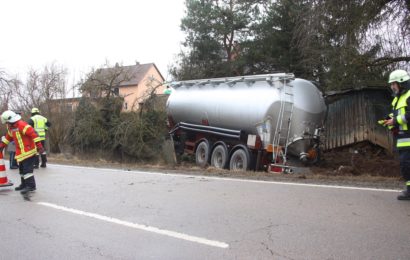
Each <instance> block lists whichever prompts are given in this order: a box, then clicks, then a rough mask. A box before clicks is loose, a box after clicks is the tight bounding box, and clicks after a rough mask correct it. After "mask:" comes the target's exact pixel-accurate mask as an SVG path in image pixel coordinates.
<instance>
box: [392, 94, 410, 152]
mask: <svg viewBox="0 0 410 260" xmlns="http://www.w3.org/2000/svg"><path fill="white" fill-rule="evenodd" d="M409 97H410V90H407V91H406V92H404V93H402V94H401V95H400V96H398V97H395V98H394V99H393V101H392V103H391V105H392V110H393V123H394V126H395V128H397V130H398V131H397V136H396V138H397V139H396V147H397V149H399V150H400V149H410V128H409V123H410V122H409V121H410V107H408V101H410V100H408V98H409Z"/></svg>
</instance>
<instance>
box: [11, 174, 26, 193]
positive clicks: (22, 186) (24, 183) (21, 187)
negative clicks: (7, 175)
mask: <svg viewBox="0 0 410 260" xmlns="http://www.w3.org/2000/svg"><path fill="white" fill-rule="evenodd" d="M20 179H21V184H20V185H19V186H17V187H15V188H14V190H15V191H19V190H22V189H24V188H25V187H26V181H25V180H24V178H23V177H21V178H20Z"/></svg>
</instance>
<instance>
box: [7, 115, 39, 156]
mask: <svg viewBox="0 0 410 260" xmlns="http://www.w3.org/2000/svg"><path fill="white" fill-rule="evenodd" d="M37 138H38V135H37V133H36V131H34V128H33V127H32V126H31V125H29V124H27V123H26V122H24V121H23V120H19V121H17V122H15V123H14V124H12V125H9V124H7V133H6V135H5V138H3V140H2V143H1V144H0V147H2V148H3V147H5V146H7V145H8V144H9V143H10V142H11V141H14V143H15V144H16V157H15V159H16V160H17V162H21V161H23V160H25V159H27V158H29V157H31V156H33V155H35V154H37V147H38V148H42V145H41V142H39V141H37V142H36V141H34V140H36V139H37Z"/></svg>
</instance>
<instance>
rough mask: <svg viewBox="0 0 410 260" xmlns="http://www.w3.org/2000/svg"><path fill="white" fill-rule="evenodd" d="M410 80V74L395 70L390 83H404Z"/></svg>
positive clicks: (391, 74) (390, 77)
mask: <svg viewBox="0 0 410 260" xmlns="http://www.w3.org/2000/svg"><path fill="white" fill-rule="evenodd" d="M409 79H410V76H409V74H408V73H407V71H405V70H395V71H393V72H392V73H390V76H389V83H393V82H398V83H402V82H405V81H408V80H409Z"/></svg>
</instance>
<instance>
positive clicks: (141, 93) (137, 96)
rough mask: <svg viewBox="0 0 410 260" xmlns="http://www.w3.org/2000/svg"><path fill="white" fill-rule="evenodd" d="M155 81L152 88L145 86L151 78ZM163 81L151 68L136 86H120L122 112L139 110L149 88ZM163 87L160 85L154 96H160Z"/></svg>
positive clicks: (153, 67) (152, 67)
mask: <svg viewBox="0 0 410 260" xmlns="http://www.w3.org/2000/svg"><path fill="white" fill-rule="evenodd" d="M152 77H153V78H154V79H156V81H153V83H152V84H153V86H147V84H149V82H150V79H151V78H152ZM163 81H164V79H163V78H162V76H161V74H160V73H159V72H158V70H157V69H156V68H155V66H151V67H150V69H149V70H148V71H147V73H146V74H145V75H144V77H143V79H142V80H141V81H140V83H139V84H138V86H136V85H133V86H122V87H120V89H119V93H120V96H122V97H124V106H123V110H122V111H123V112H126V111H132V110H134V111H135V110H137V109H138V108H139V103H141V102H143V99H145V97H147V95H149V94H148V91H149V89H150V88H151V87H156V86H157V85H158V84H160V83H162V82H163ZM165 88H166V87H165V86H164V85H161V86H159V87H157V89H156V90H155V93H156V94H162V93H163V92H164V90H165Z"/></svg>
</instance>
